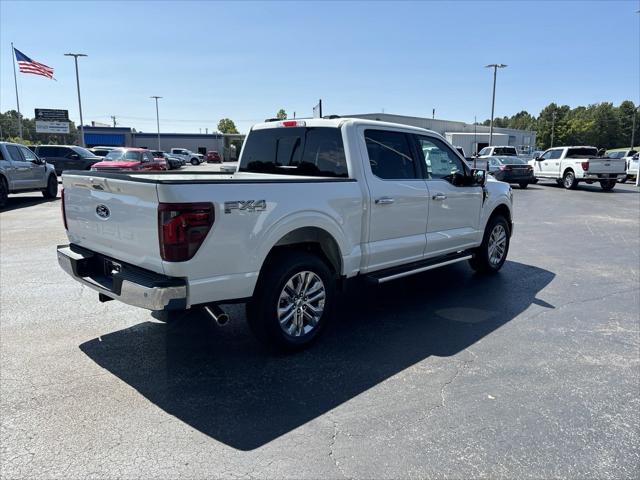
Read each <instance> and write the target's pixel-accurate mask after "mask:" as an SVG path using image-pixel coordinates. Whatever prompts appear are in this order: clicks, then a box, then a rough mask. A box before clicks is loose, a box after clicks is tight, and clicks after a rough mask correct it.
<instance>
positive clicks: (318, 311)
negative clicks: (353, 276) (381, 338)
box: [247, 250, 335, 351]
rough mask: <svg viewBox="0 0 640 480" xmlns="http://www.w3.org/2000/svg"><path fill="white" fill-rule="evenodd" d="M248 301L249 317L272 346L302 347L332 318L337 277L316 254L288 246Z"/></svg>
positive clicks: (272, 261)
mask: <svg viewBox="0 0 640 480" xmlns="http://www.w3.org/2000/svg"><path fill="white" fill-rule="evenodd" d="M263 268H265V270H264V272H263V273H261V275H260V279H259V280H258V284H257V285H256V289H255V293H254V295H253V298H252V299H251V301H250V302H249V303H248V304H247V321H248V323H249V326H250V327H251V330H252V331H253V333H254V334H255V336H256V337H257V338H258V340H260V342H262V343H263V344H264V345H266V346H267V347H269V348H272V349H275V350H280V351H294V350H301V349H303V348H305V347H307V346H308V345H309V344H310V343H311V342H313V341H314V340H315V339H316V337H317V336H318V334H319V333H320V332H321V331H322V329H323V328H324V326H325V325H326V323H327V322H328V320H329V318H330V316H331V312H332V309H333V304H334V296H335V277H334V275H333V273H332V272H331V270H330V269H329V267H328V266H327V265H326V264H325V262H323V261H322V260H321V259H320V258H318V257H317V256H316V255H313V254H311V253H308V252H303V251H291V250H286V251H282V252H281V253H278V254H275V255H274V256H273V257H271V258H270V260H269V261H268V264H266V265H265V267H263Z"/></svg>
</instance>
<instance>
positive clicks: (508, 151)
mask: <svg viewBox="0 0 640 480" xmlns="http://www.w3.org/2000/svg"><path fill="white" fill-rule="evenodd" d="M493 154H494V155H509V156H511V155H516V156H517V155H518V152H517V151H516V149H515V147H496V148H494V149H493Z"/></svg>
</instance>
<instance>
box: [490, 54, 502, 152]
mask: <svg viewBox="0 0 640 480" xmlns="http://www.w3.org/2000/svg"><path fill="white" fill-rule="evenodd" d="M506 66H507V65H505V64H504V63H491V64H489V65H485V68H493V96H492V97H491V124H490V126H489V146H490V147H491V146H493V113H494V109H495V106H496V77H497V75H498V69H499V68H505V67H506Z"/></svg>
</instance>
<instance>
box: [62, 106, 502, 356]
mask: <svg viewBox="0 0 640 480" xmlns="http://www.w3.org/2000/svg"><path fill="white" fill-rule="evenodd" d="M426 151H427V152H429V153H430V157H431V161H430V162H427V161H426V160H425V154H424V152H426ZM436 151H438V152H439V154H438V155H436V154H435V153H436ZM436 159H437V160H436ZM63 186H64V190H63V202H64V208H63V212H64V222H65V226H66V229H67V235H68V238H69V241H70V244H69V245H62V246H59V247H58V261H59V263H60V265H61V266H62V268H63V269H64V270H65V271H67V272H68V273H69V274H70V275H71V276H72V277H74V278H75V279H76V280H77V281H79V282H82V283H83V284H85V285H87V286H88V287H90V288H92V289H94V290H96V291H98V292H99V294H100V295H99V296H100V300H102V301H107V300H110V299H117V300H120V301H122V302H125V303H128V304H130V305H135V306H138V307H142V308H146V309H149V310H183V309H189V308H194V307H196V306H199V307H203V308H204V309H205V311H207V312H208V313H209V314H210V315H211V316H212V317H213V318H214V320H216V321H218V323H222V321H226V319H227V317H226V316H225V314H224V312H223V311H222V310H221V308H220V304H228V303H233V302H239V301H240V302H246V303H247V319H248V322H249V324H250V326H251V328H252V330H253V331H254V333H255V334H256V335H257V337H258V338H259V339H260V340H262V341H264V342H265V343H266V344H268V345H271V346H274V347H277V348H280V349H297V348H301V347H303V346H306V345H307V344H308V343H309V342H311V341H312V340H313V339H314V338H315V337H316V336H317V334H318V333H319V332H320V331H321V330H322V327H323V326H324V324H325V323H326V322H327V321H328V319H329V318H330V316H331V310H332V309H333V307H334V302H335V292H336V289H337V287H338V286H340V285H342V284H343V282H344V281H345V280H346V279H351V278H354V277H359V276H360V277H364V276H366V277H367V278H368V279H370V280H372V281H373V282H375V283H384V282H388V281H391V280H395V279H397V278H401V277H405V276H408V275H412V274H415V273H419V272H424V271H426V270H430V269H433V268H436V267H440V266H444V265H449V264H452V263H455V262H460V261H466V260H468V261H469V262H470V264H471V266H472V267H473V268H474V269H476V270H478V271H481V272H496V271H498V270H499V269H500V268H501V267H502V265H503V263H504V261H505V259H506V257H507V252H508V249H509V241H510V237H511V234H512V232H513V220H512V191H511V188H510V187H509V185H507V184H506V183H502V182H498V181H495V180H492V179H487V178H486V176H485V172H484V171H483V170H471V169H470V168H469V167H467V166H466V165H465V162H464V160H463V159H462V157H461V156H460V155H459V154H458V153H457V152H456V151H455V149H454V148H453V147H452V146H451V145H449V144H448V143H447V142H446V140H445V139H444V138H443V137H441V136H440V135H438V134H437V133H434V132H431V131H428V130H423V129H420V128H414V127H408V126H404V125H396V124H391V123H383V122H377V121H368V120H361V119H339V118H337V119H309V120H304V121H301V120H285V121H278V122H270V123H269V122H268V123H263V124H259V125H256V126H254V127H253V128H252V129H251V131H250V133H249V135H248V137H247V140H246V142H245V145H244V147H243V150H242V153H241V157H240V161H239V165H238V171H237V172H235V173H233V174H225V173H214V172H181V173H173V172H166V173H155V174H151V173H137V172H136V173H124V172H123V173H102V172H97V173H93V174H88V173H87V172H69V171H67V172H65V173H64V175H63Z"/></svg>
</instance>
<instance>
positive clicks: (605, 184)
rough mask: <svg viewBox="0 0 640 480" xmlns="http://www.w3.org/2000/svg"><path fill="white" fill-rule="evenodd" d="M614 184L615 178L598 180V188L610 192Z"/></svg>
mask: <svg viewBox="0 0 640 480" xmlns="http://www.w3.org/2000/svg"><path fill="white" fill-rule="evenodd" d="M615 186H616V180H602V181H601V182H600V188H602V190H604V191H605V192H610V191H611V190H613V187H615Z"/></svg>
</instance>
